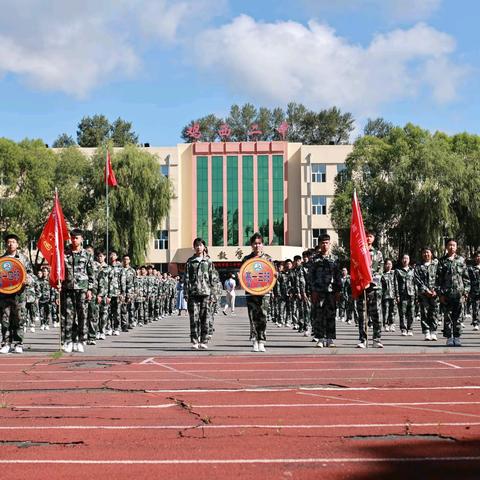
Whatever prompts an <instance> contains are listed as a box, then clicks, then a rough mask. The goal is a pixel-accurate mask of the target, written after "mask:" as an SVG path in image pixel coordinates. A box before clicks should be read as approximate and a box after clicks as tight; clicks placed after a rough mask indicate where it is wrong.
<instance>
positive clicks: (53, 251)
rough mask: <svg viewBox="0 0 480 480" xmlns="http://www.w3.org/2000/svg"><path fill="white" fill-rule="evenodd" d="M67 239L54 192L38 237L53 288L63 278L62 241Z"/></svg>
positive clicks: (68, 237) (60, 208)
mask: <svg viewBox="0 0 480 480" xmlns="http://www.w3.org/2000/svg"><path fill="white" fill-rule="evenodd" d="M69 239H70V234H69V233H68V227H67V224H66V222H65V217H64V216H63V211H62V207H61V206H60V202H59V200H58V194H57V192H55V202H54V205H53V210H52V213H50V216H49V217H48V220H47V223H46V224H45V227H43V232H42V234H41V235H40V238H39V239H38V249H39V250H40V251H41V252H42V255H43V258H45V260H46V261H47V262H48V264H49V265H50V269H51V270H50V285H51V286H52V287H55V288H58V284H59V282H61V281H62V280H64V279H65V256H64V251H65V250H64V243H65V241H66V240H69Z"/></svg>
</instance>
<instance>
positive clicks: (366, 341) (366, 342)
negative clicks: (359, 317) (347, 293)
mask: <svg viewBox="0 0 480 480" xmlns="http://www.w3.org/2000/svg"><path fill="white" fill-rule="evenodd" d="M367 308H368V304H367V290H366V289H364V290H363V330H364V332H365V345H366V347H367V348H368V312H367Z"/></svg>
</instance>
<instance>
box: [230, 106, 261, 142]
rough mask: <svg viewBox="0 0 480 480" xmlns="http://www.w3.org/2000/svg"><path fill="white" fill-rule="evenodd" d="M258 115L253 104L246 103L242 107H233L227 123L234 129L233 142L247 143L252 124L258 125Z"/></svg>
mask: <svg viewBox="0 0 480 480" xmlns="http://www.w3.org/2000/svg"><path fill="white" fill-rule="evenodd" d="M257 115H258V113H257V109H256V108H255V106H254V105H252V104H251V103H246V104H245V105H243V106H242V107H240V106H238V105H232V106H231V108H230V114H229V116H228V118H227V120H226V122H227V123H228V125H230V128H231V129H232V138H231V139H232V141H234V142H246V141H247V140H248V132H249V131H250V127H251V126H252V124H254V123H256V119H257Z"/></svg>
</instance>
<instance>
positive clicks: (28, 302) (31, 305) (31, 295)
mask: <svg viewBox="0 0 480 480" xmlns="http://www.w3.org/2000/svg"><path fill="white" fill-rule="evenodd" d="M28 278H29V282H28V284H27V285H26V287H25V304H24V308H25V319H26V326H27V327H30V328H31V329H32V331H34V330H35V323H36V322H37V320H38V318H39V310H38V297H39V296H40V290H39V285H38V278H37V276H36V275H35V274H33V273H30V274H28Z"/></svg>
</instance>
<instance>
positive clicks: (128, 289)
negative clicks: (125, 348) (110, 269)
mask: <svg viewBox="0 0 480 480" xmlns="http://www.w3.org/2000/svg"><path fill="white" fill-rule="evenodd" d="M123 275H124V278H125V300H124V302H123V303H122V307H121V318H122V322H121V325H122V331H123V332H126V331H128V329H129V328H132V326H133V322H134V320H135V308H134V306H135V278H136V276H137V274H136V272H135V269H134V268H133V267H127V268H123Z"/></svg>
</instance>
